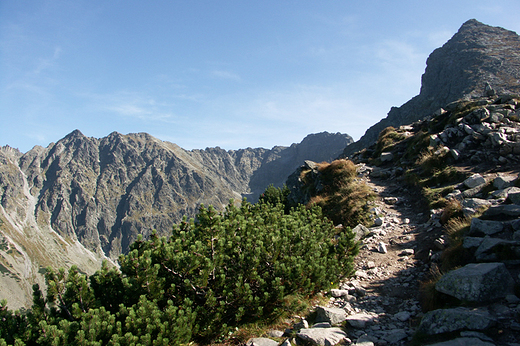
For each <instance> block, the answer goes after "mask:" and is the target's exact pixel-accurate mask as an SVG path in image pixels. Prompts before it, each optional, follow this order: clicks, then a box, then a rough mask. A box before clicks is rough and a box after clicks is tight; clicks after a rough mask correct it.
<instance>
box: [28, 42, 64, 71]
mask: <svg viewBox="0 0 520 346" xmlns="http://www.w3.org/2000/svg"><path fill="white" fill-rule="evenodd" d="M61 52H62V49H61V47H55V48H54V53H53V54H52V56H51V57H47V58H40V59H39V62H38V65H37V66H36V68H35V69H34V71H33V74H35V75H37V74H40V73H41V72H42V71H44V70H47V69H49V68H52V67H55V66H56V62H57V60H58V59H59V58H60V55H61Z"/></svg>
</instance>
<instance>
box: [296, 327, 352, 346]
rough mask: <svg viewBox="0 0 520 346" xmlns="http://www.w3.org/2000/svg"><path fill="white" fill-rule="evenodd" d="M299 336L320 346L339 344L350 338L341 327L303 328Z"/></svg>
mask: <svg viewBox="0 0 520 346" xmlns="http://www.w3.org/2000/svg"><path fill="white" fill-rule="evenodd" d="M297 336H298V338H300V339H302V340H304V341H307V342H310V343H311V344H313V345H318V346H330V345H337V344H339V343H340V342H342V341H346V339H347V338H348V335H347V333H345V332H344V331H343V330H341V328H309V329H302V330H300V332H299V333H298V334H297Z"/></svg>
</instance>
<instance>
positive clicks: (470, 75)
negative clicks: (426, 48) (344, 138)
mask: <svg viewBox="0 0 520 346" xmlns="http://www.w3.org/2000/svg"><path fill="white" fill-rule="evenodd" d="M486 86H487V88H486ZM519 92H520V36H518V35H517V34H516V33H515V32H513V31H509V30H506V29H503V28H500V27H491V26H488V25H485V24H482V23H480V22H478V21H477V20H475V19H471V20H469V21H467V22H466V23H464V24H463V25H462V27H461V28H460V29H459V31H458V32H457V33H456V34H455V35H454V36H453V37H452V38H451V39H450V40H449V41H448V42H446V43H445V44H444V45H443V46H442V47H441V48H438V49H436V50H434V51H433V52H432V53H431V54H430V56H429V57H428V60H427V61H426V70H425V72H424V74H423V76H422V85H421V91H420V93H419V95H417V96H415V97H414V98H412V99H411V100H410V101H408V102H406V103H405V104H404V105H402V106H401V107H399V108H396V107H393V108H392V109H391V110H390V112H389V113H388V116H387V117H386V118H385V119H383V120H381V121H380V122H378V123H377V124H375V125H374V126H372V127H371V128H369V129H368V130H367V131H366V133H365V135H364V136H363V137H361V139H360V140H359V141H357V142H356V143H353V144H351V145H349V146H348V147H347V148H346V149H345V152H344V156H349V155H351V154H352V153H354V152H356V151H359V150H361V149H363V148H365V147H367V146H369V145H370V144H372V143H374V142H375V141H376V140H377V136H378V134H379V132H381V131H382V130H383V129H384V128H386V127H388V126H394V127H398V126H401V125H406V124H409V123H412V122H414V121H416V120H420V119H423V118H424V117H426V116H429V115H431V114H433V113H434V112H435V111H436V110H437V109H439V108H440V107H443V106H444V105H446V104H448V103H450V102H453V101H456V100H460V99H471V98H473V97H480V96H489V95H491V94H493V93H499V94H507V93H519Z"/></svg>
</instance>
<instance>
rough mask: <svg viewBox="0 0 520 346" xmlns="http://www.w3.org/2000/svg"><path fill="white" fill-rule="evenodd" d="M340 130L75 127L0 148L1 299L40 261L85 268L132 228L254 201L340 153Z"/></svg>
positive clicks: (33, 273) (146, 230)
mask: <svg viewBox="0 0 520 346" xmlns="http://www.w3.org/2000/svg"><path fill="white" fill-rule="evenodd" d="M351 142H352V138H351V137H350V136H348V135H344V134H340V133H336V134H329V133H320V134H315V135H309V136H308V137H306V138H305V139H304V140H303V142H302V143H301V144H293V145H292V146H290V147H274V148H273V149H271V150H268V149H264V148H256V149H252V148H247V149H240V150H229V151H226V150H223V149H221V148H218V147H216V148H207V149H205V150H192V151H187V150H184V149H182V148H180V147H179V146H177V145H175V144H172V143H169V142H163V141H161V140H158V139H156V138H154V137H152V136H150V135H148V134H145V133H138V134H129V135H122V134H119V133H116V132H114V133H112V134H110V135H109V136H107V137H105V138H101V139H97V138H88V137H86V136H84V135H83V134H82V133H81V132H80V131H78V130H76V131H74V132H72V133H70V134H69V135H67V136H66V137H65V138H63V139H61V140H60V141H58V142H57V143H51V144H50V145H49V146H48V147H47V148H43V147H34V148H33V149H32V150H30V151H29V152H27V153H25V154H23V153H21V152H19V151H18V150H16V149H13V148H10V147H3V148H0V272H1V275H0V299H4V298H7V299H8V303H9V307H10V308H12V309H14V308H19V307H23V306H29V305H30V302H31V295H32V285H33V284H34V283H39V284H40V285H41V286H43V285H42V284H43V283H44V279H43V273H44V268H45V267H47V266H51V267H54V268H57V267H70V266H71V265H73V264H76V265H78V267H79V268H80V270H82V271H84V272H86V273H89V274H90V273H93V272H94V271H95V270H97V269H98V268H99V267H100V264H101V260H103V259H111V260H113V261H115V260H117V258H118V256H119V255H120V254H121V253H124V252H126V251H127V250H128V248H129V246H130V244H131V243H132V242H133V241H134V240H135V239H136V237H137V235H138V234H143V235H144V236H145V237H146V236H147V235H149V234H150V233H151V232H152V230H154V229H155V230H157V231H158V232H159V233H160V234H168V233H169V232H170V231H171V228H172V226H173V224H174V223H178V222H179V221H181V219H182V217H183V216H188V217H193V216H195V214H196V212H197V211H198V208H199V207H200V205H201V204H204V205H210V204H211V205H213V206H214V207H215V208H217V209H221V208H223V206H225V205H227V204H228V202H229V200H230V199H235V200H236V201H237V202H238V201H240V200H241V199H242V197H247V198H248V200H252V201H255V200H256V199H257V198H258V195H259V194H260V193H261V192H263V191H264V190H265V188H266V187H267V186H268V185H269V184H271V183H273V184H275V185H277V186H281V185H282V184H283V182H284V181H285V179H286V178H287V176H289V174H290V173H292V171H294V169H296V168H297V167H298V166H299V165H300V164H301V163H302V162H303V160H304V159H305V158H309V159H312V160H316V161H325V160H330V159H332V158H333V157H335V156H338V155H339V154H340V153H341V151H342V150H343V148H344V147H345V146H346V145H347V144H349V143H351Z"/></svg>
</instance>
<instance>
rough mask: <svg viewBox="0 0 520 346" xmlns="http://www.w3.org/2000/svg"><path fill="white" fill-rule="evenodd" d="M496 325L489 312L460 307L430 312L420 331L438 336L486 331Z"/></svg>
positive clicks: (425, 317)
mask: <svg viewBox="0 0 520 346" xmlns="http://www.w3.org/2000/svg"><path fill="white" fill-rule="evenodd" d="M495 323H496V320H495V319H494V318H493V317H492V316H491V314H490V313H489V312H488V311H487V310H480V309H468V308H463V307H458V308H453V309H438V310H433V311H428V312H427V313H426V314H425V315H424V317H423V318H422V320H421V323H420V325H419V329H418V330H419V331H420V332H421V333H424V334H426V335H437V334H444V333H451V332H455V331H458V330H486V329H488V328H490V327H492V326H493V325H494V324H495Z"/></svg>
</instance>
